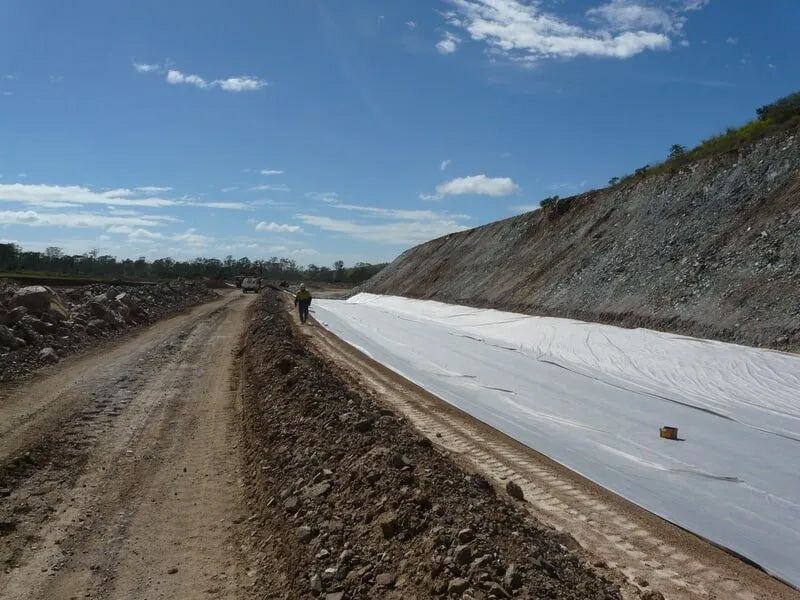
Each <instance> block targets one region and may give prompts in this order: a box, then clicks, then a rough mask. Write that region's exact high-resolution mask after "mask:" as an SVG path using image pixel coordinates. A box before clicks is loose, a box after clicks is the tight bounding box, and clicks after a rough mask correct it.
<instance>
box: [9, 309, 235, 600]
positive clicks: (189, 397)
mask: <svg viewBox="0 0 800 600" xmlns="http://www.w3.org/2000/svg"><path fill="white" fill-rule="evenodd" d="M248 305H249V302H248V300H246V299H244V298H242V296H241V295H236V294H228V295H227V296H226V297H225V298H224V299H222V300H220V301H217V302H214V303H211V304H209V305H205V306H203V307H199V308H197V309H195V310H193V311H191V312H190V313H189V314H187V315H182V316H181V317H176V318H173V319H169V320H167V321H165V322H162V323H160V324H157V325H154V326H153V327H152V328H149V329H148V330H147V331H146V332H144V333H143V334H142V335H141V336H137V337H134V338H132V339H128V340H125V341H124V342H123V343H122V344H121V345H120V346H118V347H115V348H114V349H112V350H111V351H109V352H107V353H105V354H103V355H101V356H89V357H84V358H82V359H76V360H73V361H65V365H64V366H63V367H61V368H60V369H59V370H58V371H57V372H56V373H55V374H51V375H49V376H47V377H45V378H43V379H40V380H37V381H36V382H35V383H34V384H32V385H33V387H35V388H36V387H38V388H39V389H42V390H45V391H48V390H49V393H47V394H45V395H44V397H42V398H38V399H37V400H38V402H39V404H40V405H41V408H42V412H41V413H40V414H38V415H37V414H34V413H33V412H30V411H28V412H26V411H25V410H24V409H20V408H19V407H18V406H16V404H15V403H19V402H22V401H24V394H25V390H17V391H16V392H15V393H12V394H10V395H8V396H7V397H6V400H5V403H4V404H3V405H2V407H0V413H2V412H3V411H5V412H7V413H14V414H15V415H16V416H17V417H18V418H19V420H20V427H19V428H18V431H17V432H14V431H11V432H6V433H5V434H4V442H3V446H2V449H3V450H9V452H8V453H6V454H0V461H1V462H0V480H1V481H2V485H1V486H0V487H2V488H3V489H4V492H3V493H4V494H5V497H4V498H3V502H2V505H0V522H2V523H6V524H7V525H8V527H7V528H6V529H5V530H4V532H3V533H0V535H2V541H3V549H2V554H0V557H2V559H3V561H4V565H3V567H4V568H3V573H1V574H0V596H2V597H3V598H9V599H15V598H20V599H21V598H43V599H44V598H70V597H92V598H134V597H135V598H145V597H147V598H150V597H157V596H162V597H174V598H179V597H184V598H194V597H201V596H203V595H204V594H211V593H213V594H214V595H215V597H221V598H240V597H248V596H247V594H248V593H249V590H248V589H247V583H246V581H245V579H246V578H244V577H243V573H244V572H245V571H246V568H245V567H244V566H243V563H242V562H241V558H242V557H241V556H240V555H239V553H238V552H237V548H238V542H237V535H238V526H237V523H241V522H242V521H243V516H242V515H243V513H242V511H243V494H242V491H241V489H242V483H241V481H239V475H238V469H239V464H240V462H239V457H238V453H237V450H236V448H237V444H238V432H239V429H238V423H237V418H238V415H237V412H236V406H235V397H236V396H235V393H234V392H233V391H232V390H231V389H230V383H229V381H228V378H229V376H230V369H231V367H232V364H233V353H234V351H235V350H236V348H237V346H238V340H239V338H240V335H241V333H242V331H243V327H244V317H245V309H246V307H247V306H248ZM64 380H66V381H68V382H69V384H68V385H66V386H64V387H60V386H59V383H60V382H63V381H64ZM21 395H22V396H21Z"/></svg>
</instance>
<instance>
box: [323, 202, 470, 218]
mask: <svg viewBox="0 0 800 600" xmlns="http://www.w3.org/2000/svg"><path fill="white" fill-rule="evenodd" d="M331 206H332V208H338V209H340V210H349V211H354V212H360V213H363V214H366V215H369V216H373V217H388V218H393V219H401V220H405V221H417V220H428V221H436V220H440V219H468V218H469V216H468V215H460V214H450V213H439V212H435V211H432V210H408V209H401V208H383V207H380V206H362V205H359V204H338V203H337V204H332V205H331Z"/></svg>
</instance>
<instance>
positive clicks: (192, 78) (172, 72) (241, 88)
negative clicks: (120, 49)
mask: <svg viewBox="0 0 800 600" xmlns="http://www.w3.org/2000/svg"><path fill="white" fill-rule="evenodd" d="M133 68H134V69H135V70H136V71H138V72H139V73H164V71H165V69H164V68H163V67H161V66H160V65H151V64H143V63H133ZM165 79H166V81H167V83H171V84H173V85H192V86H194V87H196V88H199V89H201V90H207V89H211V88H219V89H221V90H224V91H226V92H252V91H256V90H260V89H262V88H264V87H266V86H267V82H266V81H264V80H263V79H261V78H259V77H253V76H252V75H238V76H235V77H226V78H223V79H214V80H211V81H210V80H208V79H206V78H205V77H201V76H200V75H194V74H191V73H184V72H183V71H179V70H178V69H166V78H165Z"/></svg>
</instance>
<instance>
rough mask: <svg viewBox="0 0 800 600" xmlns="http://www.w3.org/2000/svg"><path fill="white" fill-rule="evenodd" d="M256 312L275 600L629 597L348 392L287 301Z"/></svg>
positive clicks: (269, 575)
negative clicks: (296, 326)
mask: <svg viewBox="0 0 800 600" xmlns="http://www.w3.org/2000/svg"><path fill="white" fill-rule="evenodd" d="M253 310H254V314H253V320H252V326H251V329H250V331H249V333H248V336H247V338H246V341H245V347H244V348H243V357H242V373H243V374H244V379H243V392H242V394H243V407H242V410H243V423H244V428H245V440H246V445H247V448H246V455H247V460H248V468H249V469H250V475H251V477H250V478H246V479H248V480H249V481H251V482H252V484H251V490H250V491H251V497H252V504H253V509H254V512H255V513H256V515H257V516H258V518H259V519H260V521H261V523H260V525H261V527H263V530H264V531H266V532H268V533H269V535H268V536H264V537H263V538H262V539H261V540H260V541H259V542H256V548H255V550H256V551H257V552H260V553H261V554H260V556H262V557H263V558H264V560H265V565H263V568H261V569H260V570H259V571H258V577H259V586H260V588H261V589H262V590H263V594H264V595H263V597H265V598H308V597H312V598H317V597H318V598H326V599H328V600H336V599H339V598H430V597H439V596H450V597H458V598H462V597H463V598H474V599H478V598H506V597H515V598H575V599H578V598H593V599H595V598H619V591H618V589H617V587H616V586H615V585H614V584H612V583H610V582H608V581H606V580H604V579H603V578H602V577H601V576H599V575H598V574H596V573H595V572H593V571H592V570H591V569H590V568H588V567H587V566H586V565H585V564H584V563H582V562H581V560H579V559H578V558H577V557H576V556H575V555H574V554H572V553H571V552H570V551H568V550H567V549H566V548H565V547H564V546H563V545H562V542H564V538H563V537H561V536H559V534H557V533H556V532H554V531H552V530H550V529H547V528H545V527H543V526H540V525H538V524H536V523H533V522H532V521H531V519H530V518H529V517H528V516H527V515H525V514H524V511H522V510H520V508H519V506H518V505H517V503H518V502H519V500H514V499H512V498H511V497H510V496H518V495H519V494H518V491H517V490H515V489H513V488H511V489H510V490H509V491H508V493H509V494H510V496H509V495H507V494H506V493H505V492H496V491H495V490H494V489H493V488H492V487H491V486H490V485H489V484H488V483H487V482H486V480H484V479H483V478H481V477H480V476H477V475H469V474H466V473H464V472H463V471H461V470H460V469H459V468H458V467H457V466H456V465H455V464H454V463H453V462H452V460H451V459H449V458H448V457H447V456H445V455H443V454H442V453H440V452H439V451H438V450H436V449H435V448H434V447H433V446H432V444H431V443H430V441H429V440H427V439H425V438H421V437H420V436H419V435H417V434H416V433H415V432H414V431H413V430H412V429H411V427H410V426H409V425H408V424H407V423H406V422H405V421H404V420H403V419H402V418H399V417H398V416H397V415H396V414H394V413H393V412H392V411H390V410H387V409H384V408H381V407H380V406H379V405H378V404H377V403H376V402H375V401H374V400H373V399H371V398H370V397H368V396H367V395H366V394H365V393H364V392H362V391H361V390H358V389H353V388H352V387H350V386H349V384H348V383H347V382H346V381H345V380H344V379H343V377H342V376H341V375H339V374H338V373H337V372H336V371H335V370H334V369H333V368H332V367H331V366H329V365H328V364H326V363H325V362H324V361H323V360H322V359H321V358H320V357H319V356H318V355H316V354H315V353H313V352H311V351H310V350H309V349H308V347H307V345H306V344H305V342H304V340H303V337H302V335H301V334H295V332H294V331H293V328H292V325H291V322H290V319H289V317H288V315H287V313H286V312H285V310H284V307H283V305H282V304H281V298H280V297H279V294H278V293H276V292H274V291H267V292H266V293H265V295H264V298H263V299H261V300H260V301H259V302H258V304H257V305H255V307H254V309H253ZM267 557H271V559H268V558H267ZM269 560H272V561H276V560H277V562H278V563H279V564H277V565H276V564H275V563H274V562H272V563H270V562H269Z"/></svg>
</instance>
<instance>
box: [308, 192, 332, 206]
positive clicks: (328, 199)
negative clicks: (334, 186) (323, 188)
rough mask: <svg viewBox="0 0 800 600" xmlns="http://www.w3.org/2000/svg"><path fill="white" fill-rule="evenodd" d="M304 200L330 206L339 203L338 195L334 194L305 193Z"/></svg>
mask: <svg viewBox="0 0 800 600" xmlns="http://www.w3.org/2000/svg"><path fill="white" fill-rule="evenodd" d="M306 198H311V199H312V200H317V201H319V202H325V203H328V204H330V203H333V202H338V201H339V194H337V193H336V192H306Z"/></svg>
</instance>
